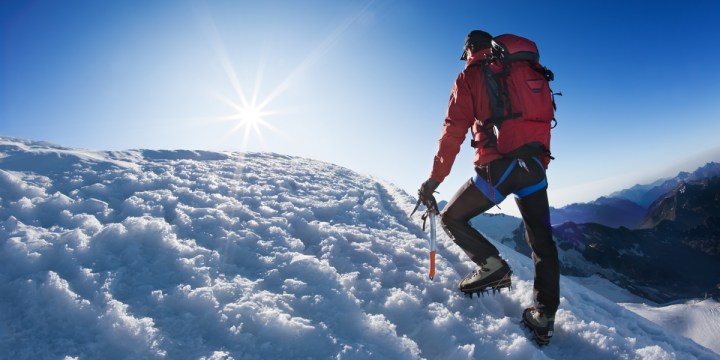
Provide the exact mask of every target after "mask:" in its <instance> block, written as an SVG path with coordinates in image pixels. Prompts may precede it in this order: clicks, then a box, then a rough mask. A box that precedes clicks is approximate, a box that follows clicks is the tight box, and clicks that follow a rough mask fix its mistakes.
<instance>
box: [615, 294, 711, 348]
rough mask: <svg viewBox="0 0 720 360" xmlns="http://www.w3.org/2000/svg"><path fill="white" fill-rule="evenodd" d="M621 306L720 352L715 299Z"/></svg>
mask: <svg viewBox="0 0 720 360" xmlns="http://www.w3.org/2000/svg"><path fill="white" fill-rule="evenodd" d="M621 305H622V306H624V307H625V308H626V309H628V310H631V311H632V312H634V313H637V314H639V315H641V316H642V317H644V318H646V319H649V320H651V321H652V322H654V323H657V324H662V325H663V326H664V327H666V328H668V329H670V330H672V331H674V332H676V333H678V334H679V335H682V336H686V337H689V338H691V339H695V341H697V342H698V343H699V344H701V345H704V346H707V347H708V348H709V349H712V350H713V351H715V352H716V353H718V354H720V322H718V318H720V303H718V302H717V301H715V300H713V299H706V300H702V301H698V300H693V301H688V302H687V303H682V304H673V305H667V306H663V307H653V306H648V305H645V304H634V303H628V304H621Z"/></svg>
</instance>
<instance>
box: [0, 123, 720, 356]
mask: <svg viewBox="0 0 720 360" xmlns="http://www.w3.org/2000/svg"><path fill="white" fill-rule="evenodd" d="M414 200H415V199H413V198H411V197H410V196H408V195H407V194H406V193H404V192H403V191H401V190H399V189H398V188H396V187H395V186H393V185H391V184H388V183H386V182H384V181H381V180H378V179H375V178H371V177H368V176H362V175H359V174H357V173H355V172H353V171H351V170H348V169H346V168H342V167H338V166H335V165H332V164H327V163H322V162H318V161H313V160H308V159H302V158H297V157H289V156H283V155H278V154H270V153H252V154H239V153H216V152H200V151H147V150H136V151H123V152H99V151H87V150H74V149H67V148H63V147H60V146H56V145H52V144H47V143H42V142H32V141H26V140H18V139H11V138H2V137H0V205H1V207H0V354H2V355H0V356H2V357H3V358H11V359H62V358H65V359H100V358H102V359H155V358H158V359H286V358H297V359H307V358H311V359H328V358H333V359H420V358H427V359H468V358H475V359H481V358H482V359H499V358H503V359H577V358H581V357H582V358H584V359H717V358H719V357H718V355H717V354H715V353H713V352H712V351H710V350H708V349H707V348H704V347H702V346H700V345H698V344H696V343H695V342H693V341H691V340H689V339H687V338H685V337H683V336H680V335H677V334H676V333H673V332H672V331H668V330H665V329H663V328H661V327H660V326H657V325H655V324H654V323H652V322H650V321H648V320H646V319H644V318H642V317H640V316H638V315H636V314H634V313H633V312H631V311H628V310H626V309H625V308H623V307H622V306H619V305H617V304H615V303H614V302H612V301H610V300H608V299H606V298H604V297H602V296H598V295H597V294H595V293H594V292H592V291H590V290H588V289H587V288H585V287H583V286H581V285H579V284H578V283H576V282H574V281H572V280H570V279H564V278H563V280H562V283H561V286H562V302H561V309H560V311H559V312H558V314H557V318H556V322H557V324H556V329H555V330H556V332H555V337H554V338H553V341H552V343H551V344H550V345H549V346H547V347H543V348H539V347H538V346H537V345H535V344H534V342H532V341H531V340H530V339H529V337H528V333H527V332H526V331H525V330H524V329H523V328H522V326H521V325H520V324H519V321H520V315H521V313H522V310H523V308H525V307H527V306H530V305H531V304H532V279H533V264H532V261H531V260H530V259H528V258H527V257H525V256H523V255H520V254H518V253H516V252H514V251H513V250H511V249H510V248H507V247H505V246H503V245H501V244H498V247H499V248H500V249H501V252H502V254H503V255H504V256H505V258H506V259H507V260H508V262H509V263H510V264H511V266H512V267H513V270H514V276H513V289H512V291H509V292H508V291H504V292H502V293H500V294H496V295H494V296H486V297H483V298H480V299H478V298H474V299H469V298H466V297H464V296H462V295H461V294H460V293H458V291H457V290H456V284H457V283H458V281H460V279H461V278H462V276H464V275H465V274H466V273H468V272H470V271H471V270H472V269H473V266H472V263H470V262H469V261H468V260H467V258H466V256H465V255H464V254H463V253H462V251H461V250H460V249H459V248H458V247H457V246H455V245H454V244H453V243H452V241H451V240H450V239H449V238H448V237H446V236H445V234H442V233H441V234H440V235H439V239H438V240H439V253H438V259H437V274H436V277H435V280H434V281H431V280H429V279H428V278H427V268H428V254H427V235H426V233H424V232H423V231H422V229H421V225H420V222H421V221H420V220H419V218H414V219H409V218H408V216H407V214H408V213H409V212H410V210H411V209H412V207H413V205H414ZM689 321H692V319H690V320H689ZM714 331H715V332H717V328H715V330H714Z"/></svg>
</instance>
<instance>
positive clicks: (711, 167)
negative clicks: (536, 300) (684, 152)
mask: <svg viewBox="0 0 720 360" xmlns="http://www.w3.org/2000/svg"><path fill="white" fill-rule="evenodd" d="M717 176H720V163H716V162H710V163H708V164H706V165H704V166H702V167H700V168H698V169H697V170H695V171H693V172H692V173H688V172H681V173H679V174H678V175H677V176H675V177H673V178H670V179H660V180H657V181H655V182H653V183H651V184H646V185H635V186H633V187H631V188H629V189H625V190H621V191H617V192H615V193H612V194H610V195H608V196H603V197H601V198H598V199H596V200H595V201H591V202H589V203H578V204H571V205H568V206H565V207H562V208H559V209H556V208H551V219H552V223H553V225H560V224H563V223H566V222H573V223H576V224H585V223H595V224H603V225H606V226H609V227H621V226H624V227H627V228H630V229H634V228H639V227H647V225H648V224H647V223H646V217H647V216H648V209H649V208H651V207H652V206H653V203H654V202H655V201H656V200H658V199H659V198H661V197H662V196H663V195H665V194H667V193H668V192H671V191H673V190H674V189H675V188H677V187H678V186H680V185H681V184H683V183H688V182H693V181H698V180H703V179H709V178H713V177H717Z"/></svg>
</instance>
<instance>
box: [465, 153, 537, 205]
mask: <svg viewBox="0 0 720 360" xmlns="http://www.w3.org/2000/svg"><path fill="white" fill-rule="evenodd" d="M532 159H533V160H535V162H536V163H538V165H539V166H540V169H543V171H544V167H543V165H542V162H541V161H540V159H538V158H537V156H533V157H532ZM520 161H522V160H520V159H514V160H513V161H512V162H511V163H510V165H509V166H508V168H507V169H506V170H505V172H504V173H503V175H502V176H501V177H500V180H499V181H498V182H497V184H495V185H494V186H493V185H492V184H490V183H489V182H488V181H487V180H485V179H483V178H482V177H481V176H480V175H479V174H477V173H476V174H475V176H473V178H472V182H473V185H475V187H477V188H478V190H480V192H482V193H483V194H484V195H485V196H486V197H487V198H488V199H490V201H492V202H493V203H494V204H495V205H498V204H500V203H501V202H503V200H505V196H504V195H503V194H502V193H500V191H499V190H498V189H497V188H498V187H499V186H500V184H502V183H503V182H504V181H505V180H506V179H507V177H508V176H510V173H511V172H512V171H513V169H514V168H515V166H516V165H518V164H519V163H520ZM547 185H548V183H547V177H545V176H543V179H542V180H541V181H540V182H538V183H537V184H535V185H530V186H527V187H524V188H522V189H518V190H515V191H513V194H515V195H516V196H518V197H520V198H524V197H527V196H530V195H532V194H534V193H536V192H538V191H540V190H542V189H544V188H546V187H547Z"/></svg>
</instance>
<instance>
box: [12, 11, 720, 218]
mask: <svg viewBox="0 0 720 360" xmlns="http://www.w3.org/2000/svg"><path fill="white" fill-rule="evenodd" d="M718 19H720V2H718V1H716V0H697V1H687V2H680V1H625V0H609V1H599V0H598V1H417V0H376V1H329V0H328V1H273V0H265V1H229V0H227V1H225V0H212V1H210V0H208V1H189V0H172V1H170V0H168V1H163V0H156V1H133V0H129V1H90V0H88V1H75V0H68V1H50V0H41V1H33V0H25V1H16V0H10V1H8V0H4V1H2V3H0V22H1V25H2V27H1V28H0V51H1V52H0V135H5V136H13V137H20V138H26V139H31V140H45V141H50V142H54V143H58V144H61V145H64V146H68V147H74V148H86V149H96V150H125V149H138V148H149V149H205V150H233V151H238V150H240V151H270V152H276V153H282V154H288V155H297V156H303V157H309V158H314V159H318V160H323V161H327V162H332V163H336V164H339V165H342V166H346V167H348V168H351V169H353V170H356V171H358V172H360V173H363V174H369V175H373V176H376V177H379V178H382V179H385V180H387V181H390V182H392V183H395V184H396V185H399V186H400V187H402V188H404V189H405V190H406V191H408V192H409V193H411V194H414V193H416V191H417V188H418V187H419V185H420V183H421V182H423V181H424V180H425V179H426V178H427V176H428V173H429V171H430V165H431V162H432V157H433V155H434V152H435V150H436V147H437V139H438V136H439V133H440V128H441V125H442V121H443V118H444V115H445V111H446V106H447V101H448V98H449V94H450V89H451V87H452V83H453V81H454V80H455V78H456V76H457V74H458V73H459V71H461V70H462V68H463V62H462V61H460V60H459V55H460V52H461V51H462V45H463V42H464V39H465V35H466V34H467V33H468V32H469V31H470V30H473V29H483V30H486V31H488V32H490V33H492V34H496V35H498V34H502V33H516V34H519V35H523V36H526V37H529V38H532V39H533V40H535V41H536V43H537V44H538V46H539V47H540V52H541V61H542V62H543V64H544V65H546V66H548V67H549V68H551V69H552V70H553V71H554V72H555V74H556V81H555V82H554V83H553V84H552V86H553V89H554V90H555V91H561V92H562V93H563V96H562V97H560V98H558V99H557V102H558V107H559V109H558V112H557V118H558V126H557V128H556V129H555V130H553V143H552V150H553V154H554V156H555V157H556V160H555V161H554V162H553V163H552V164H551V165H550V170H549V180H550V186H551V188H550V189H551V190H550V196H551V203H552V204H553V205H555V206H561V205H564V204H567V203H570V202H580V201H589V200H592V199H594V198H596V197H598V196H601V195H605V194H609V193H611V192H613V191H615V190H620V189H622V188H626V187H629V186H632V185H634V184H635V183H643V182H649V181H652V180H655V179H657V178H658V177H660V176H668V175H674V174H675V173H676V172H677V171H679V170H693V169H694V168H695V167H697V166H700V165H702V164H704V163H706V162H708V161H712V160H715V161H720V142H719V141H718V140H717V138H718V134H720V122H718V118H719V117H720V66H718V64H717V61H718V59H719V58H720V46H718V45H720V41H719V40H718V36H719V35H720V30H718V29H719V28H718V25H717V22H718ZM472 152H473V149H472V148H470V146H469V145H468V144H467V143H466V144H464V145H463V150H462V153H461V155H460V156H459V157H458V159H457V161H456V164H455V166H454V168H453V172H452V174H451V175H450V176H449V177H448V178H447V179H446V181H445V182H444V183H443V184H442V185H441V186H440V188H439V189H438V190H439V191H440V195H439V196H438V197H439V198H440V199H448V198H449V197H450V196H452V194H453V193H454V191H455V190H456V188H457V187H458V186H459V185H460V184H461V183H462V182H464V181H465V180H467V179H468V178H469V177H470V176H471V175H472V165H471V159H472ZM512 208H514V204H512V201H508V202H506V203H505V205H503V210H505V211H509V212H512V211H513V210H512Z"/></svg>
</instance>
